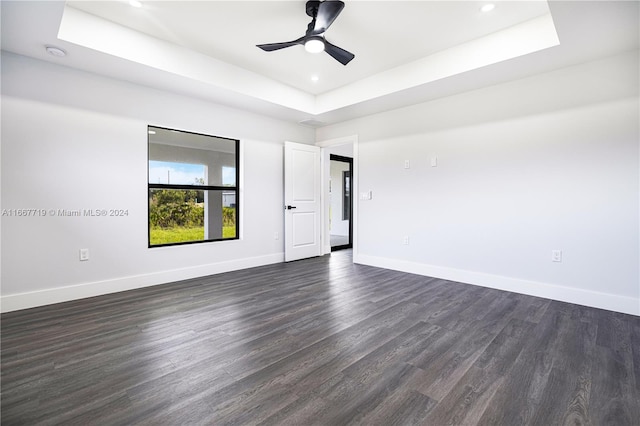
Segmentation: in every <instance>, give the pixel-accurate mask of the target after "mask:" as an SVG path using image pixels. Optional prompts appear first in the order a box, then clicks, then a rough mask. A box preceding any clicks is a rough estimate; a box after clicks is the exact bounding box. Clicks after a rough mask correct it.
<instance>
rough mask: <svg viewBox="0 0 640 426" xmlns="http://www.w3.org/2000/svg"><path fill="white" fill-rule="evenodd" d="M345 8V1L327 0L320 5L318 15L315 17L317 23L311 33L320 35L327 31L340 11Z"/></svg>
mask: <svg viewBox="0 0 640 426" xmlns="http://www.w3.org/2000/svg"><path fill="white" fill-rule="evenodd" d="M342 9H344V2H342V1H334V0H325V1H323V2H322V3H320V6H318V15H317V16H316V17H315V19H314V22H315V25H314V27H313V30H312V31H311V32H310V35H319V34H322V33H324V32H325V31H327V29H328V28H329V27H330V26H331V24H333V21H335V20H336V18H337V17H338V15H340V12H342Z"/></svg>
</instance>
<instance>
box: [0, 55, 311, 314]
mask: <svg viewBox="0 0 640 426" xmlns="http://www.w3.org/2000/svg"><path fill="white" fill-rule="evenodd" d="M149 124H150V125H157V126H162V127H168V128H176V129H182V130H188V131H192V132H197V133H203V134H210V135H215V136H222V137H228V138H237V139H240V140H241V172H242V177H241V203H242V204H241V228H240V232H241V240H239V241H226V242H215V243H205V244H195V245H188V246H177V247H164V248H152V249H149V248H147V242H148V241H147V125H149ZM284 140H294V141H298V142H302V143H313V142H314V134H313V130H311V129H307V128H304V127H302V126H298V125H295V124H287V123H284V122H282V121H279V120H274V119H271V118H267V117H263V116H259V115H255V114H250V113H246V112H243V111H239V110H235V109H231V108H226V107H223V106H220V105H215V104H212V103H208V102H205V101H201V100H197V99H190V98H186V97H182V96H178V95H175V94H172V93H167V92H161V91H157V90H153V89H149V88H145V87H140V86H136V85H133V84H129V83H125V82H121V81H116V80H111V79H107V78H104V77H101V76H97V75H94V74H89V73H84V72H80V71H76V70H72V69H69V68H65V67H61V66H57V65H53V64H50V63H47V62H41V61H37V60H34V59H29V58H26V57H22V56H18V55H13V54H5V53H3V54H2V146H1V149H2V156H1V159H2V178H1V182H2V192H1V195H2V209H45V210H46V211H48V210H51V209H53V210H57V209H107V210H109V209H125V210H128V216H125V217H52V216H51V215H47V216H46V217H8V216H4V217H2V290H1V295H2V310H3V311H10V310H14V309H20V308H25V307H30V306H36V305H41V304H47V303H53V302H58V301H62V300H70V299H74V298H80V297H86V296H92V295H97V294H103V293H108V292H112V291H118V290H122V289H128V288H136V287H141V286H146V285H153V284H158V283H164V282H170V281H173V280H178V279H184V278H190V277H195V276H202V275H207V274H212V273H217V272H221V271H225V270H232V269H238V268H243V267H249V266H255V265H260V264H267V263H273V262H279V261H282V260H283V243H282V240H274V238H273V236H274V233H275V232H278V233H279V234H280V235H282V233H283V213H282V205H283V190H282V187H283V161H282V158H283V151H282V146H283V141H284ZM80 248H89V250H90V256H91V258H90V260H89V261H86V262H80V261H79V255H78V250H79V249H80Z"/></svg>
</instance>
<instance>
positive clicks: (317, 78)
mask: <svg viewBox="0 0 640 426" xmlns="http://www.w3.org/2000/svg"><path fill="white" fill-rule="evenodd" d="M318 80H320V77H318V76H317V75H315V74H314V75H312V76H311V81H313V82H314V83H315V82H317V81H318Z"/></svg>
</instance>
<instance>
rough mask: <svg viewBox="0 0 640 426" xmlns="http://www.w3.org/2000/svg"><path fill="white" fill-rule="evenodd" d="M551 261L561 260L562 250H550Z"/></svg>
mask: <svg viewBox="0 0 640 426" xmlns="http://www.w3.org/2000/svg"><path fill="white" fill-rule="evenodd" d="M551 261H552V262H562V250H551Z"/></svg>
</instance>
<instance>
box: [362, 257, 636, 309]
mask: <svg viewBox="0 0 640 426" xmlns="http://www.w3.org/2000/svg"><path fill="white" fill-rule="evenodd" d="M353 261H354V263H360V264H363V265H369V266H376V267H379V268H385V269H392V270H394V271H401V272H408V273H412V274H417V275H425V276H429V277H434V278H442V279H445V280H449V281H457V282H461V283H465V284H473V285H478V286H482V287H488V288H494V289H497V290H505V291H511V292H513V293H520V294H526V295H529V296H537V297H542V298H545V299H552V300H558V301H561V302H568V303H575V304H577V305H584V306H590V307H593V308H600V309H606V310H609V311H614V312H621V313H624V314H631V315H639V316H640V299H635V298H633V297H626V296H619V295H615V294H610V293H601V292H597V291H591V290H584V289H579V288H575V287H565V286H560V285H556V284H548V283H542V282H537V281H528V280H522V279H518V278H510V277H504V276H500V275H492V274H485V273H482V272H473V271H465V270H460V269H453V268H445V267H441V266H434V265H427V264H423V263H416V262H408V261H404V260H397V259H389V258H382V257H376V256H368V255H362V254H358V255H357V256H356V255H354V259H353Z"/></svg>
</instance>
